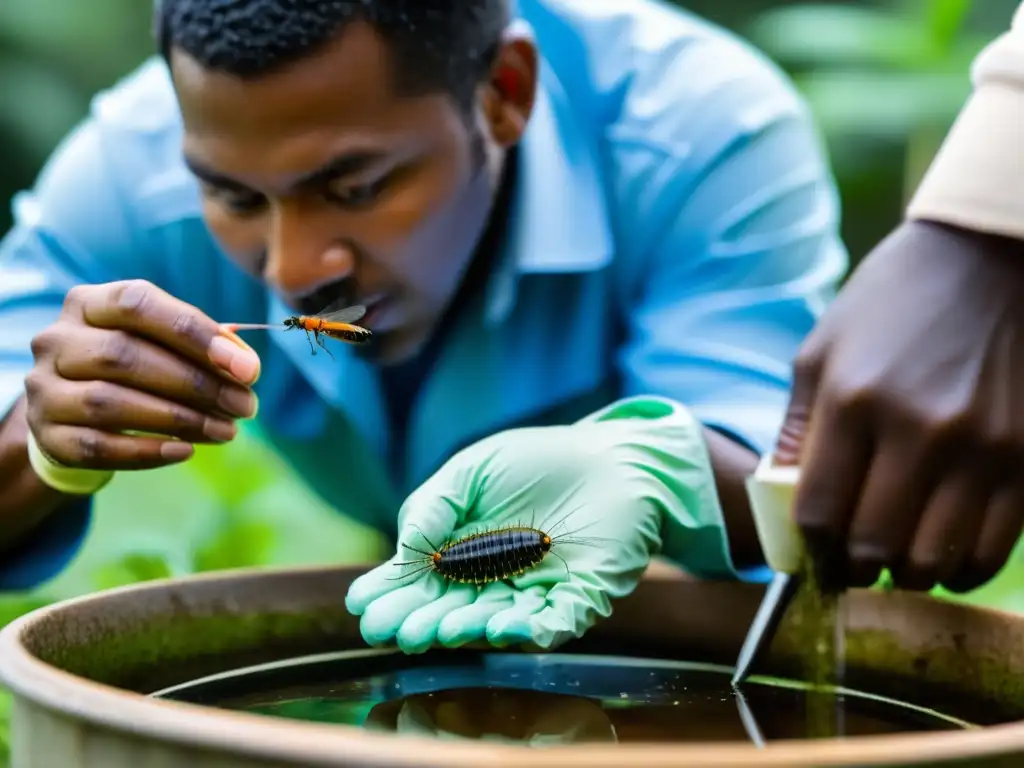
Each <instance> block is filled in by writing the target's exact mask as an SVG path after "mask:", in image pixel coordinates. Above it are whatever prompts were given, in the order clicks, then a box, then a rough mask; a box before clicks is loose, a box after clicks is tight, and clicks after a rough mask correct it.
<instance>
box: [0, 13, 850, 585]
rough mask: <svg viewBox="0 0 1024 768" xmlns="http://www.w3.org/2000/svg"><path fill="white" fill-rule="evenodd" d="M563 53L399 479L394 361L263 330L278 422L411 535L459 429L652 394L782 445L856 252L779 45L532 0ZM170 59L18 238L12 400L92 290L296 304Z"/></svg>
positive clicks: (11, 310)
mask: <svg viewBox="0 0 1024 768" xmlns="http://www.w3.org/2000/svg"><path fill="white" fill-rule="evenodd" d="M518 13H519V15H520V17H521V18H522V19H523V20H525V21H526V22H527V23H528V24H529V25H530V26H531V27H532V29H533V32H534V34H535V35H536V38H537V40H538V43H539V46H540V50H541V52H542V54H543V57H544V59H543V62H542V69H541V90H540V94H539V98H538V100H537V105H536V111H535V112H534V114H533V117H532V119H531V122H530V124H529V127H528V128H527V131H526V134H525V137H524V139H523V142H522V145H521V152H520V157H519V162H520V164H521V173H520V185H519V188H518V191H517V194H516V197H515V200H514V211H513V212H512V220H511V221H512V225H511V230H510V234H509V236H508V239H507V242H506V245H505V248H504V250H503V253H502V254H501V258H500V259H499V266H498V268H497V269H496V270H495V272H494V273H493V275H492V278H491V280H490V283H489V285H488V286H487V290H486V295H485V296H482V297H481V298H480V301H479V306H478V307H476V311H474V312H470V313H469V314H468V317H467V318H466V319H465V320H464V321H463V322H462V324H461V325H460V326H459V327H457V328H456V329H455V331H454V333H453V334H452V336H451V338H450V340H449V341H448V343H447V346H446V348H445V349H444V350H443V351H442V353H441V356H440V359H439V361H438V364H437V366H436V367H435V369H434V371H433V373H432V374H431V375H430V377H429V378H428V379H427V380H426V382H425V383H424V385H423V389H422V390H421V392H420V394H419V396H418V399H417V402H416V403H415V404H414V406H413V409H412V414H411V419H410V425H409V433H408V440H407V444H406V446H405V459H406V460H405V467H406V470H405V476H404V477H403V478H400V482H399V483H398V484H397V486H396V484H395V483H394V482H392V478H391V476H390V475H389V471H388V467H387V465H386V461H387V459H386V457H387V456H388V440H389V435H388V428H387V422H386V418H385V413H384V410H383V403H382V402H381V394H380V391H379V389H378V385H377V379H376V375H375V372H374V369H373V368H372V367H371V366H369V365H368V364H366V363H364V362H363V361H361V360H359V359H358V358H356V357H354V356H352V355H351V354H350V352H349V348H348V347H345V346H344V345H335V346H334V347H333V348H332V349H333V354H334V358H333V359H332V358H331V357H329V356H327V355H324V354H319V355H317V356H315V357H313V356H311V355H310V353H309V347H308V344H307V341H306V339H305V336H304V335H303V334H301V333H294V334H289V333H284V334H282V333H273V334H250V335H249V336H248V337H247V338H248V339H250V340H251V341H252V343H253V345H254V346H255V348H256V349H257V351H258V352H259V354H260V355H261V358H262V362H263V368H262V369H263V374H262V378H261V380H260V381H259V383H258V385H257V394H258V395H259V398H260V413H259V419H258V427H259V430H260V431H261V433H262V434H263V436H264V437H265V438H266V439H267V440H269V441H270V442H271V443H272V444H273V445H274V446H275V448H276V449H277V450H278V451H279V452H280V454H281V455H282V456H283V457H284V458H285V459H287V460H288V461H289V462H290V463H291V464H292V465H293V466H294V467H295V469H296V470H297V471H298V472H299V473H300V474H301V475H302V477H304V478H305V480H306V481H307V482H308V483H310V485H311V486H312V487H313V488H314V489H315V490H316V491H317V492H318V493H319V494H321V495H322V496H323V497H324V498H325V500H326V501H328V502H329V503H330V504H331V505H333V506H334V507H335V508H337V509H338V510H341V511H343V512H344V513H346V514H349V515H352V516H353V517H356V518H358V519H360V520H362V521H364V522H367V523H369V524H371V525H373V526H375V527H376V528H378V529H379V530H382V531H384V532H385V533H388V534H389V535H394V529H395V518H396V514H397V510H398V507H399V506H400V503H401V500H402V499H403V498H404V496H405V494H407V493H408V492H409V491H410V490H412V489H413V488H414V487H415V486H416V485H418V484H419V483H420V482H422V481H423V480H424V479H426V477H428V476H429V475H430V473H432V472H433V471H434V470H435V469H436V468H437V467H438V466H439V465H440V464H442V463H443V462H444V460H445V459H446V458H447V457H449V456H450V455H451V454H452V453H453V452H455V451H456V450H458V449H459V448H461V447H463V446H465V445H467V444H469V443H471V442H473V441H475V440H477V439H479V438H481V437H483V436H485V435H488V434H492V433H494V432H496V431H498V430H501V429H505V428H509V427H515V426H519V425H522V424H543V423H553V422H554V423H558V422H561V423H565V422H566V421H568V420H570V419H577V418H580V417H582V416H584V415H586V413H588V412H590V411H593V410H596V409H597V408H599V407H601V406H602V405H605V404H607V403H608V402H611V401H613V400H615V399H618V398H621V397H626V396H629V395H633V394H639V393H653V394H659V395H663V396H667V397H670V398H672V399H674V400H676V401H678V402H681V403H683V404H684V405H686V406H688V407H689V408H691V409H692V410H693V411H694V412H695V414H696V415H697V416H698V418H700V419H701V420H702V421H703V422H704V423H705V424H707V425H709V426H713V427H716V428H719V429H721V430H723V431H725V432H727V433H730V434H732V435H734V436H735V437H737V438H738V439H740V440H742V441H744V442H746V443H747V444H749V445H750V446H752V447H754V448H755V449H757V450H758V451H763V450H765V449H768V448H769V447H770V446H771V444H772V442H773V440H774V436H775V433H776V431H777V429H778V427H779V425H780V424H781V421H782V417H783V412H784V408H785V405H786V402H787V399H788V387H789V385H790V375H791V374H790V366H791V362H792V359H793V357H794V355H795V352H796V351H797V349H798V347H799V345H800V343H801V341H802V339H803V338H804V337H805V335H806V334H807V333H808V332H809V331H810V329H811V328H812V326H813V325H814V323H815V320H816V318H817V317H818V316H819V315H820V313H821V311H822V310H823V308H824V307H825V306H826V304H827V302H828V301H829V300H830V299H831V297H832V296H833V293H834V290H835V286H836V284H837V281H838V280H839V278H840V277H841V276H842V274H843V273H844V271H845V269H846V263H847V261H846V254H845V251H844V249H843V247H842V245H841V243H840V240H839V237H838V234H837V230H838V223H837V221H838V205H837V195H836V190H835V187H834V182H833V179H832V177H831V175H830V171H829V169H828V166H827V162H826V160H825V159H824V158H823V155H822V151H821V147H820V140H819V137H818V135H817V134H816V131H815V128H814V126H813V125H812V122H811V118H810V116H809V114H808V109H807V107H806V105H805V104H804V103H803V102H802V100H801V99H800V98H799V96H798V95H797V94H796V93H795V91H794V89H793V87H792V86H791V84H790V83H789V82H788V81H787V80H786V79H785V78H784V76H782V75H781V74H780V72H779V71H778V70H777V69H776V68H775V67H774V66H773V65H772V64H771V63H769V62H768V61H767V60H766V59H765V58H763V57H762V56H761V55H760V54H759V53H757V52H755V51H754V50H752V49H751V48H750V47H749V46H748V45H747V44H745V43H743V42H741V41H740V40H738V39H737V38H734V37H733V36H732V35H730V34H729V33H727V32H725V31H723V30H721V29H719V28H716V27H714V26H712V25H710V24H709V23H707V22H704V21H702V20H700V19H698V18H695V17H694V16H692V15H690V14H688V13H686V12H683V11H680V10H678V9H676V8H672V7H670V6H667V5H663V4H661V3H656V2H652V1H651V0H601V1H600V2H598V1H597V0H520V3H519V9H518ZM181 134H182V126H181V121H180V116H179V113H178V109H177V105H176V101H175V96H174V93H173V90H172V87H171V83H170V80H169V78H168V72H167V70H166V67H165V66H164V64H163V62H162V61H160V60H157V59H154V60H151V61H148V62H146V63H144V64H143V65H142V66H141V67H140V68H139V69H138V70H137V71H135V72H134V73H132V74H131V75H129V76H128V77H127V78H126V79H125V80H123V81H122V82H120V83H119V84H117V85H115V86H114V87H113V88H112V89H110V90H108V91H106V92H104V93H102V94H100V95H99V96H97V98H96V99H95V100H94V102H93V106H92V108H91V112H90V114H89V116H88V118H87V119H86V120H85V121H84V122H83V123H82V124H81V125H80V126H79V127H78V128H76V130H75V131H74V132H72V133H71V135H70V136H69V137H68V138H67V139H66V140H65V141H64V142H63V144H62V145H61V146H60V147H59V148H58V149H57V151H56V152H55V154H54V155H53V157H52V158H51V159H50V161H49V162H48V164H47V166H46V167H45V169H44V171H43V172H42V174H41V176H40V178H39V179H38V181H37V183H36V185H35V187H34V189H33V190H31V191H28V192H25V193H23V194H21V195H19V196H18V197H17V198H16V199H15V201H14V212H15V215H16V224H15V227H14V229H13V231H11V232H10V233H9V234H8V235H7V237H6V239H5V240H4V241H3V243H2V246H0V413H3V412H6V410H7V409H8V408H9V407H10V405H11V404H12V403H13V402H14V401H15V400H16V398H18V397H19V396H20V395H21V394H22V391H23V379H24V376H25V374H26V373H27V372H28V371H29V369H30V367H31V365H32V356H31V352H30V348H29V345H30V341H31V339H32V337H33V336H34V335H35V334H37V333H38V332H39V331H41V330H42V329H43V328H45V327H46V326H47V325H49V324H51V323H52V322H53V321H54V320H55V319H56V317H57V315H58V313H59V311H60V308H61V303H62V301H63V298H64V295H65V293H66V291H67V290H68V289H69V288H70V287H71V286H73V285H75V284H78V283H98V282H106V281H112V280H121V279H126V278H145V279H148V280H151V281H153V282H154V283H156V284H157V285H159V286H161V287H162V288H164V289H165V290H167V291H168V292H170V293H172V294H174V295H176V296H178V297H180V298H182V299H184V300H185V301H188V302H190V303H192V304H194V305H195V306H197V307H199V308H200V309H202V310H203V311H204V312H206V313H207V314H208V315H210V316H211V317H213V318H214V319H216V320H218V321H240V322H241V321H260V320H263V319H267V320H269V321H271V322H275V321H280V320H281V319H282V317H284V316H285V315H286V314H290V313H289V312H288V311H287V310H286V309H285V308H284V306H283V305H282V304H280V303H279V302H278V301H277V300H276V299H275V297H274V296H273V295H271V293H269V292H268V291H267V290H266V289H265V288H263V287H262V286H261V285H259V284H258V283H256V282H254V281H253V280H251V279H250V278H248V277H246V276H244V275H243V274H242V273H241V272H239V271H238V270H237V269H236V268H235V267H233V266H232V265H231V264H230V262H229V261H228V260H227V259H226V258H225V256H224V255H223V253H222V252H221V251H220V250H218V247H217V245H216V244H215V243H214V241H213V240H212V239H211V237H210V235H209V234H208V232H207V229H206V228H205V226H204V223H203V220H202V218H201V215H200V197H199V193H198V187H197V184H196V182H195V180H194V179H193V178H192V176H191V175H190V173H189V172H188V170H187V169H186V168H185V166H184V164H183V162H182V154H181V138H182V136H181ZM89 514H90V512H89V505H88V504H87V503H83V504H82V505H80V506H79V507H78V508H76V509H73V510H69V511H66V512H63V513H61V514H59V515H56V516H54V518H53V519H52V520H51V521H50V522H49V523H47V524H46V525H45V526H44V528H43V529H41V530H40V531H39V532H38V534H37V535H35V536H34V537H33V540H32V541H30V542H29V543H28V545H27V546H25V547H22V548H21V550H19V553H17V554H16V555H15V556H13V557H11V556H8V557H7V559H6V561H5V562H4V563H3V564H2V565H0V589H20V588H26V587H29V586H33V585H35V584H38V583H40V582H41V581H44V580H45V579H47V578H49V577H50V576H52V575H53V574H55V573H57V572H58V571H59V570H60V569H61V568H63V567H64V565H65V564H66V563H67V562H68V560H69V559H70V557H71V556H72V555H73V554H74V553H75V552H76V551H77V548H78V546H79V543H80V541H81V540H82V538H83V536H84V532H85V530H86V528H87V525H88V519H89Z"/></svg>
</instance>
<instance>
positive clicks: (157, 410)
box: [33, 381, 237, 460]
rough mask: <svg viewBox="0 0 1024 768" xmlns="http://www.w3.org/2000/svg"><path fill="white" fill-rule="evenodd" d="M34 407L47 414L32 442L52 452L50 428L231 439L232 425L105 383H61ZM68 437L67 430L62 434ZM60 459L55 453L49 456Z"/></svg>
mask: <svg viewBox="0 0 1024 768" xmlns="http://www.w3.org/2000/svg"><path fill="white" fill-rule="evenodd" d="M33 405H34V407H36V408H40V409H42V410H43V411H45V413H46V420H45V422H43V425H42V426H41V427H40V429H39V434H37V435H36V439H37V440H39V441H40V443H41V444H42V445H45V446H47V450H48V451H54V450H57V441H56V440H55V439H53V438H52V437H51V434H50V433H51V430H52V428H51V427H48V426H47V425H51V424H52V425H62V426H64V427H68V426H70V427H89V428H91V429H93V430H96V431H99V432H112V433H118V432H124V431H126V430H128V431H141V432H149V433H153V434H155V435H167V436H170V437H176V438H178V439H179V440H184V441H187V442H190V443H226V442H228V441H230V440H232V439H234V437H235V434H236V432H237V428H236V426H235V424H234V422H233V421H231V420H229V419H225V418H219V417H214V416H207V415H204V414H202V413H200V412H198V411H196V410H193V409H191V408H188V407H185V406H183V405H178V404H177V403H172V402H168V401H166V400H162V399H160V398H158V397H154V396H153V395H150V394H147V393H145V392H139V391H136V390H133V389H129V388H127V387H123V386H121V385H119V384H112V383H110V382H107V381H63V382H55V383H54V385H53V386H50V387H44V388H40V389H39V391H38V393H37V394H36V395H35V396H34V397H33ZM65 432H66V433H68V431H67V430H65ZM53 457H54V458H55V459H58V460H60V457H59V456H57V455H54V456H53Z"/></svg>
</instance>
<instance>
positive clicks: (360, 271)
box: [171, 24, 533, 362]
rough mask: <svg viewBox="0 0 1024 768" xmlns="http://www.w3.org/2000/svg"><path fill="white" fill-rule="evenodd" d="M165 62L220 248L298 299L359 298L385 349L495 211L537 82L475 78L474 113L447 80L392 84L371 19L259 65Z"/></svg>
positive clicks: (424, 329)
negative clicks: (521, 86)
mask: <svg viewBox="0 0 1024 768" xmlns="http://www.w3.org/2000/svg"><path fill="white" fill-rule="evenodd" d="M524 50H525V51H526V53H527V54H529V50H528V49H523V48H522V47H521V46H519V47H518V48H517V49H510V50H509V52H507V53H506V54H505V55H512V56H513V57H516V56H518V57H519V58H522V54H523V52H524ZM171 66H172V74H173V78H174V83H175V90H176V92H177V96H178V100H179V104H180V107H181V111H182V116H183V119H184V126H185V138H184V153H185V158H186V162H187V163H188V165H189V167H190V168H191V169H192V171H193V172H194V174H195V175H196V176H197V178H198V179H199V181H200V184H201V188H202V193H203V201H204V207H203V210H204V217H205V219H206V222H207V225H208V226H209V228H210V230H211V231H212V233H213V234H214V236H215V237H216V238H217V240H218V241H219V242H220V244H221V246H222V247H223V248H224V250H225V251H226V252H227V253H228V254H229V255H230V256H231V257H232V258H233V259H234V260H235V261H236V262H237V263H238V264H239V265H240V266H242V267H243V268H244V269H245V270H246V271H248V272H250V273H252V274H254V275H256V276H257V277H259V278H260V279H262V280H263V281H264V282H266V283H267V284H268V285H269V286H270V287H271V288H272V289H274V290H275V291H276V292H278V293H279V294H280V295H281V296H282V297H283V298H284V299H285V301H287V302H288V303H289V305H290V306H292V307H293V308H294V309H296V310H297V311H300V312H304V313H315V312H317V311H320V310H321V309H323V308H324V306H325V305H327V304H329V303H333V302H334V301H336V300H338V299H342V300H344V301H346V302H348V303H362V304H365V305H366V306H367V308H368V312H367V315H366V316H365V317H364V318H363V320H362V321H361V324H363V325H365V326H367V327H369V328H370V329H371V330H372V331H373V332H374V337H375V339H376V342H377V343H376V345H375V347H374V353H375V356H376V357H377V358H378V359H379V360H381V361H382V362H398V361H401V360H403V359H406V358H407V357H409V356H410V355H412V354H414V353H415V352H416V351H417V350H418V349H419V348H420V347H421V346H422V344H423V343H424V342H425V341H426V339H427V338H428V337H429V335H430V333H431V331H432V329H433V328H434V326H435V325H436V323H437V321H438V320H439V318H440V317H441V315H442V314H443V313H444V311H445V309H446V308H447V305H448V302H449V301H450V299H451V297H452V296H453V294H454V292H455V290H456V289H457V287H458V283H459V280H460V278H461V276H462V274H463V272H464V271H465V269H466V267H467V266H468V264H469V261H470V257H471V256H472V254H473V250H474V247H475V245H476V243H477V241H478V239H479V237H480V235H481V234H482V232H483V229H484V227H485V225H486V223H487V221H488V217H489V213H490V209H491V205H492V202H493V200H494V196H495V187H496V179H497V176H498V171H499V169H500V163H501V158H502V155H503V150H504V149H506V148H507V147H508V146H510V145H511V144H512V143H515V141H518V139H519V137H520V135H521V132H522V128H523V126H524V125H525V120H526V117H528V112H529V108H530V107H531V106H532V90H533V81H532V80H531V81H530V83H529V84H528V89H529V91H530V96H529V98H527V99H523V98H520V99H518V100H517V99H515V98H512V99H509V98H505V97H504V96H503V95H502V94H501V93H500V92H496V91H494V90H493V89H489V86H487V85H486V84H484V85H482V86H481V94H482V96H481V98H480V99H479V102H480V103H479V105H478V107H479V108H478V110H477V113H476V115H475V118H474V119H469V120H467V118H466V117H465V116H464V115H463V114H462V113H460V111H459V110H458V108H457V106H456V105H455V104H454V103H453V102H452V101H451V100H450V99H449V98H447V97H446V96H445V95H443V94H432V95H427V96H421V97H415V98H409V97H401V96H398V95H396V94H395V93H394V90H393V87H392V82H393V77H392V70H391V66H392V57H391V54H390V51H389V49H388V47H387V45H386V44H385V43H384V42H382V41H381V40H380V38H379V37H378V36H377V35H376V33H375V32H374V31H373V30H372V28H370V27H369V26H367V25H364V24H353V25H351V26H349V27H348V28H346V30H345V31H344V33H343V34H342V35H340V36H339V38H338V39H337V40H336V41H334V42H333V43H332V44H331V45H330V46H328V47H327V48H326V49H324V50H323V51H322V52H320V53H317V54H316V55H314V56H310V57H308V58H306V59H304V60H302V61H300V62H298V63H296V64H294V65H292V66H290V67H288V68H286V69H283V70H282V71H280V72H279V73H275V74H272V75H270V76H266V77H262V78H256V79H252V80H245V81H243V80H240V79H238V78H235V77H232V76H229V75H225V74H222V73H218V72H214V71H210V70H207V69H204V68H203V67H202V66H201V65H200V64H199V63H198V62H196V61H195V60H194V59H192V58H190V57H189V56H188V55H187V54H184V53H182V52H181V51H175V52H174V53H173V55H172V59H171ZM519 68H520V69H522V67H521V66H520V67H519ZM532 71H533V69H532V61H529V62H527V74H528V75H530V73H532ZM524 109H525V113H524Z"/></svg>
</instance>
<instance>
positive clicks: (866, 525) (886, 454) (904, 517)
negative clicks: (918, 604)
mask: <svg viewBox="0 0 1024 768" xmlns="http://www.w3.org/2000/svg"><path fill="white" fill-rule="evenodd" d="M925 454H926V451H925V449H924V448H923V447H922V445H921V444H920V443H916V442H911V441H910V440H906V441H904V440H899V439H896V438H894V439H890V440H889V441H888V442H885V443H882V444H881V446H880V449H879V450H878V451H877V452H876V453H875V457H874V460H873V461H872V463H871V467H870V469H869V471H868V473H867V476H866V479H865V484H864V488H863V490H862V491H861V493H860V498H859V501H858V503H857V507H856V509H855V511H854V514H853V518H852V520H851V523H850V526H849V529H848V539H847V546H846V552H844V553H843V555H844V556H845V574H844V575H843V579H842V585H843V586H849V587H869V586H871V585H872V584H874V583H875V582H876V581H877V580H878V577H879V576H880V575H881V572H882V569H883V568H888V567H890V566H893V565H894V564H898V563H902V562H904V559H905V558H904V555H905V553H906V552H907V551H908V548H909V547H910V544H911V542H912V541H913V540H914V535H915V531H916V530H917V527H918V522H919V521H920V520H921V516H922V514H923V511H924V507H925V504H927V502H928V494H929V491H930V489H931V477H930V476H928V475H927V469H926V468H927V466H928V461H927V459H928V457H927V456H926V455H925ZM908 467H913V468H915V469H916V471H908Z"/></svg>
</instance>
